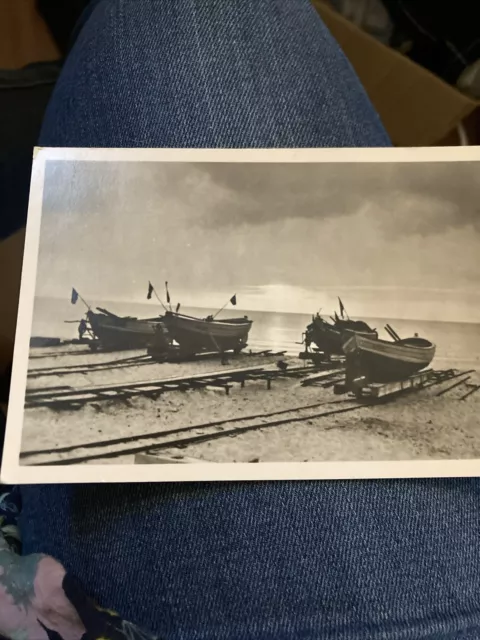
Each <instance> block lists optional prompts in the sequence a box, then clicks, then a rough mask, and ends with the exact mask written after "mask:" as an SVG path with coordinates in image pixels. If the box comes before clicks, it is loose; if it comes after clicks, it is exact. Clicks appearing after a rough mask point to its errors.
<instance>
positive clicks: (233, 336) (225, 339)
mask: <svg viewBox="0 0 480 640" xmlns="http://www.w3.org/2000/svg"><path fill="white" fill-rule="evenodd" d="M163 322H164V323H165V325H166V327H167V329H168V333H169V334H170V336H171V338H172V339H173V340H175V342H177V343H178V345H179V346H180V349H181V351H182V353H186V354H195V353H200V352H202V351H216V352H219V353H223V352H224V351H231V350H233V351H234V352H236V353H239V352H240V351H241V350H242V349H245V347H246V346H247V339H248V333H249V331H250V329H251V326H252V321H251V320H249V319H248V317H247V316H244V317H243V318H229V319H227V320H215V319H214V318H213V316H208V317H207V318H196V317H193V316H188V315H184V314H181V313H176V312H173V311H167V312H166V313H165V315H164V317H163Z"/></svg>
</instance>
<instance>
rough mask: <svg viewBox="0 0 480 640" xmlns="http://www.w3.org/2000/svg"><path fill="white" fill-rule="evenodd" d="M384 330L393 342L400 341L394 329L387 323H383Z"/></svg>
mask: <svg viewBox="0 0 480 640" xmlns="http://www.w3.org/2000/svg"><path fill="white" fill-rule="evenodd" d="M385 331H386V332H387V333H388V335H389V336H390V337H391V338H392V340H393V341H394V342H400V340H401V338H400V336H399V335H398V333H397V332H396V331H394V330H393V329H392V327H391V326H390V325H389V324H386V325H385Z"/></svg>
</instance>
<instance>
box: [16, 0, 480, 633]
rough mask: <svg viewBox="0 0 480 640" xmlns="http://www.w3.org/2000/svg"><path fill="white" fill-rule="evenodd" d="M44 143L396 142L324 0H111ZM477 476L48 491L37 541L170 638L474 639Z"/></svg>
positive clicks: (478, 627)
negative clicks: (314, 0)
mask: <svg viewBox="0 0 480 640" xmlns="http://www.w3.org/2000/svg"><path fill="white" fill-rule="evenodd" d="M41 144H42V145H78V146H132V147H133V146H158V147H161V146H176V147H188V146H199V147H202V146H205V147H226V146H230V147H235V146H238V147H278V146H283V147H291V146H292V147H295V146H297V147H299V146H300V147H305V146H308V147H320V146H352V145H355V146H381V145H387V144H388V140H387V137H386V135H385V133H384V131H383V129H382V127H381V125H380V123H379V121H378V118H377V116H376V115H375V113H374V112H373V110H372V107H371V106H370V104H369V102H368V100H367V99H366V97H365V95H364V93H363V91H362V89H361V88H360V86H359V83H358V81H357V79H356V78H355V76H354V74H353V73H352V70H351V68H350V66H349V64H348V63H347V62H346V61H345V59H344V57H343V56H342V54H341V53H340V51H339V50H338V47H337V46H336V45H335V44H334V42H333V41H332V38H331V37H330V35H329V34H328V32H327V31H326V29H325V27H324V26H323V24H322V23H321V21H320V19H319V18H318V17H317V15H316V14H315V12H314V11H313V9H311V8H310V6H309V4H308V2H307V0H228V1H227V0H158V1H155V0H124V1H121V0H97V2H96V3H95V6H93V7H91V8H90V10H89V11H88V12H87V13H86V14H85V21H84V24H83V27H82V29H81V30H80V32H79V35H78V39H77V42H76V44H75V46H74V48H73V50H72V52H71V55H70V58H69V60H68V61H67V63H66V65H65V68H64V70H63V73H62V76H61V78H60V81H59V83H58V85H57V87H56V90H55V94H54V98H53V100H52V102H51V104H50V107H49V110H48V114H47V117H46V120H45V123H44V127H43V132H42V136H41ZM345 188H348V185H345ZM479 488H480V484H479V483H478V481H477V480H448V481H447V480H430V481H428V480H421V481H420V480H419V481H416V480H411V481H389V482H353V481H352V482H298V483H295V482H291V483H286V482H278V483H274V482H272V483H244V484H241V483H230V484H229V483H222V484H198V485H190V484H189V485H168V484H167V485H160V484H159V485H124V486H121V485H117V486H106V485H96V486H48V487H45V486H36V487H33V486H32V487H25V488H24V489H23V496H22V497H23V505H24V507H23V508H24V511H23V516H22V527H23V535H24V553H31V552H33V551H43V552H45V553H49V554H52V555H53V556H55V557H56V558H58V559H59V560H60V561H61V562H62V563H64V565H65V567H66V568H67V570H69V571H71V572H73V574H74V575H76V576H77V577H78V578H79V579H80V581H81V582H82V583H83V585H84V587H85V588H86V589H87V591H88V592H89V593H90V594H91V595H92V596H94V597H95V598H96V599H97V600H98V601H99V602H101V603H102V604H103V605H104V606H110V607H113V608H115V609H116V610H117V611H119V613H120V614H121V615H123V616H124V617H126V618H128V619H130V620H132V621H133V622H135V623H137V624H139V625H142V626H144V627H145V628H147V629H150V630H152V631H156V632H157V633H159V634H161V635H162V636H164V637H165V638H168V639H175V640H177V639H178V640H180V639H181V640H187V639H188V640H193V639H202V640H214V639H215V640H218V639H222V640H223V639H225V640H226V639H228V640H247V639H248V640H250V639H255V640H257V639H262V640H263V639H269V638H271V639H273V638H275V639H276V640H281V639H284V638H305V639H327V640H328V639H332V640H333V639H335V640H342V639H346V640H347V639H348V640H353V639H362V640H367V639H368V640H370V639H372V640H376V639H380V638H381V639H382V640H383V639H386V638H388V639H402V640H407V639H412V640H413V639H415V640H416V639H419V638H422V639H426V638H428V639H438V640H453V639H463V640H470V639H471V640H473V639H474V638H475V639H476V638H479V637H480V605H479V601H480V598H479V593H480V571H479V562H478V555H479V552H478V549H479V540H480V517H479V498H480V494H479V493H480V492H479Z"/></svg>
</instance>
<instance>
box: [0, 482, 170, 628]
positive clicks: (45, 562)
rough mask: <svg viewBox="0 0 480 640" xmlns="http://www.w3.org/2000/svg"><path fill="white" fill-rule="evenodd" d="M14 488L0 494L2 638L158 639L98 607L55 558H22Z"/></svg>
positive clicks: (18, 497)
mask: <svg viewBox="0 0 480 640" xmlns="http://www.w3.org/2000/svg"><path fill="white" fill-rule="evenodd" d="M21 506H22V504H21V494H20V490H19V488H18V487H13V488H11V487H4V488H3V492H1V491H0V640H160V638H158V636H153V635H151V634H148V633H146V632H145V631H142V630H141V629H139V628H138V627H136V626H135V625H133V624H131V623H130V622H127V621H125V620H123V619H122V618H121V617H120V616H119V615H117V614H116V613H115V612H114V611H110V610H108V609H103V608H101V607H99V606H98V605H97V604H96V603H95V602H93V600H91V599H90V598H89V597H88V596H87V595H86V594H85V593H84V592H83V590H82V588H81V587H80V585H79V584H78V583H77V581H76V580H75V579H74V578H73V577H72V576H70V575H69V574H68V573H67V572H66V571H65V569H64V568H63V566H62V565H61V564H60V563H59V562H57V561H56V560H55V559H54V558H51V557H50V556H46V555H42V554H32V555H29V556H22V555H20V554H21V539H20V532H19V529H18V516H19V514H20V511H21Z"/></svg>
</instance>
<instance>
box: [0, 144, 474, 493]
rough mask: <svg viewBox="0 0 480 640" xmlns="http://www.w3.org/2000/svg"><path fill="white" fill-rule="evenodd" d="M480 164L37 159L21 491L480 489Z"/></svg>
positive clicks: (254, 154)
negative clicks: (387, 482) (292, 482)
mask: <svg viewBox="0 0 480 640" xmlns="http://www.w3.org/2000/svg"><path fill="white" fill-rule="evenodd" d="M479 178H480V150H479V149H478V148H456V149H385V150H378V149H369V150H279V151H271V150H268V151H267V150H262V151H251V150H243V151H239V150H236V151H235V150H210V151H206V150H115V149H103V150H85V149H37V150H36V153H35V159H34V167H33V176H32V186H31V197H30V209H29V216H28V226H27V239H26V247H25V258H24V268H23V274H22V287H21V299H20V309H19V316H18V326H17V336H16V345H15V356H14V366H13V377H12V385H11V393H10V404H9V410H8V424H7V433H6V442H5V450H4V457H3V465H2V476H1V477H2V480H3V481H4V482H10V483H12V482H15V483H23V482H29V483H36V482H38V483H40V482H49V483H55V482H103V481H109V482H133V481H135V482H136V481H183V480H188V481H192V480H202V481H209V480H269V479H322V478H385V477H422V476H423V477H424V476H462V475H463V476H466V475H470V476H472V475H477V474H480V419H479V415H480V289H479V284H480V261H479V255H480V214H479V211H478V209H479V202H480V179H479Z"/></svg>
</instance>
